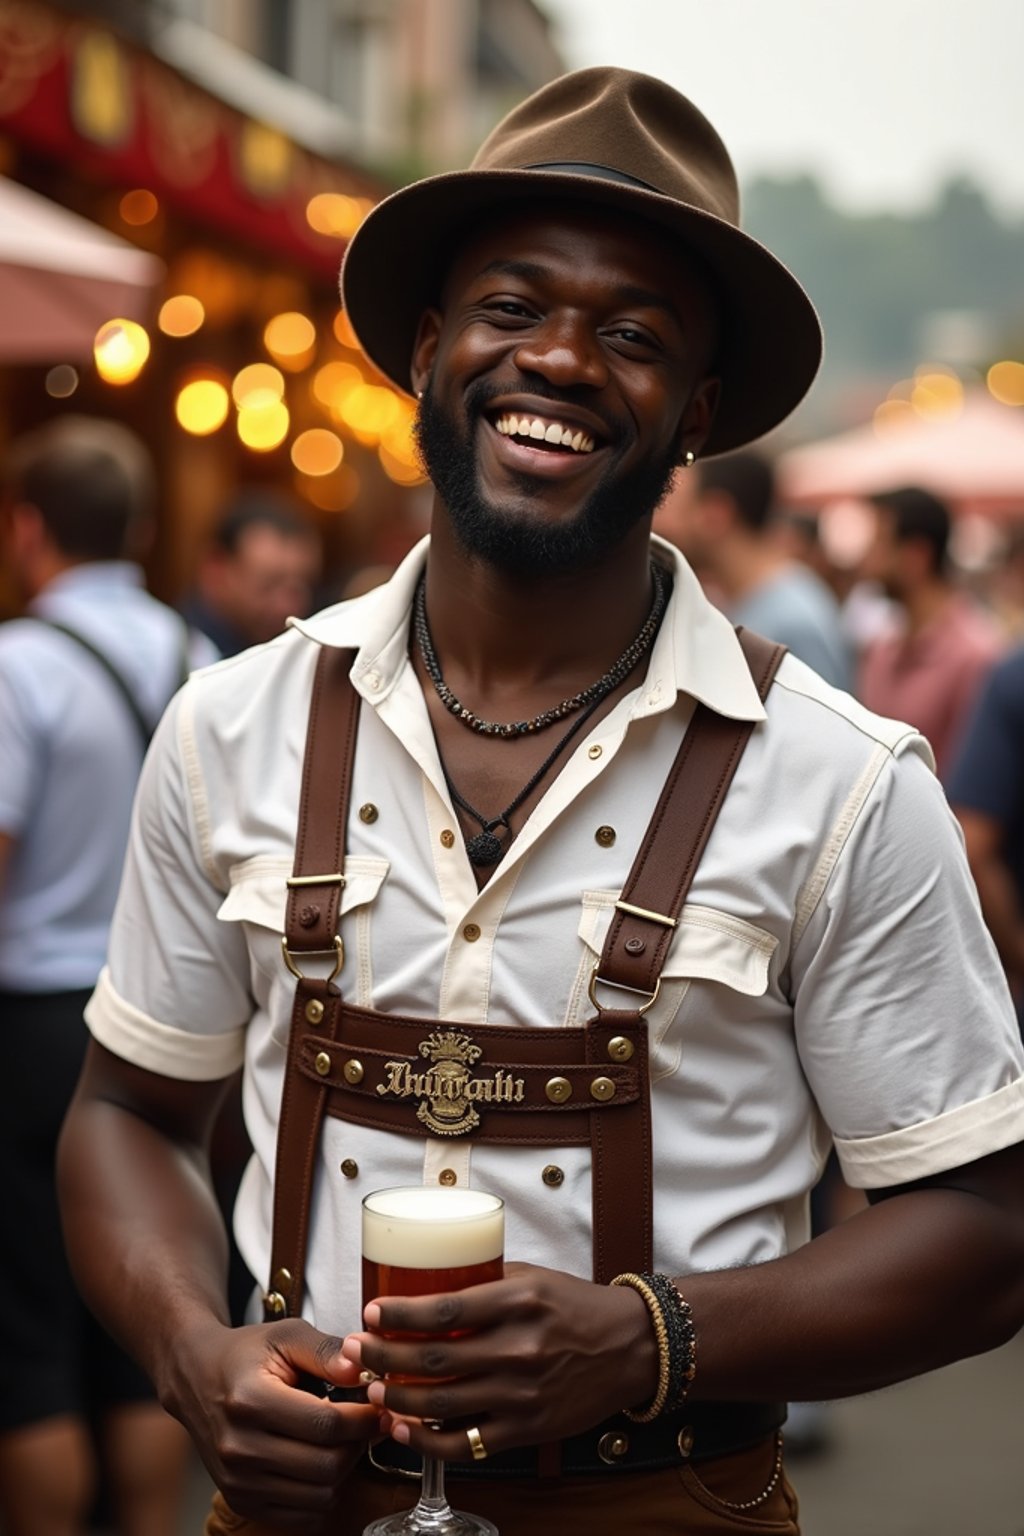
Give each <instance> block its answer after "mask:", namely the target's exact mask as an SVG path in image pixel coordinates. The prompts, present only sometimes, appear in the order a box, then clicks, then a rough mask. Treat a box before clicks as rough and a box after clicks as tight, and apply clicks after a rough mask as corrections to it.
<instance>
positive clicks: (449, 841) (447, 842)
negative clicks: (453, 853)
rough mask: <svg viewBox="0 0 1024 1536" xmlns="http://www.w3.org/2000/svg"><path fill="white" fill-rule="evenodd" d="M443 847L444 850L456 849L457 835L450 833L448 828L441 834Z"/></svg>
mask: <svg viewBox="0 0 1024 1536" xmlns="http://www.w3.org/2000/svg"><path fill="white" fill-rule="evenodd" d="M441 847H442V848H454V847H455V833H454V832H449V831H448V829H447V828H445V830H444V831H443V832H442V833H441Z"/></svg>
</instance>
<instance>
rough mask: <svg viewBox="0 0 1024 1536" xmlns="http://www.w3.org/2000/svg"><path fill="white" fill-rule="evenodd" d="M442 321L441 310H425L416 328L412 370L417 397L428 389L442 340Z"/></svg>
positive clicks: (414, 392)
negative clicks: (439, 343) (428, 382)
mask: <svg viewBox="0 0 1024 1536" xmlns="http://www.w3.org/2000/svg"><path fill="white" fill-rule="evenodd" d="M441 319H442V316H441V311H440V310H439V309H425V310H424V311H423V314H422V315H421V316H420V323H419V325H418V326H417V327H416V341H415V343H414V345H413V349H412V369H411V377H412V388H413V394H415V395H416V396H419V395H420V394H421V393H422V391H423V390H424V389H425V388H426V385H427V380H428V379H429V378H430V370H431V369H432V368H433V366H434V358H435V357H436V356H437V347H438V342H439V341H440V338H441Z"/></svg>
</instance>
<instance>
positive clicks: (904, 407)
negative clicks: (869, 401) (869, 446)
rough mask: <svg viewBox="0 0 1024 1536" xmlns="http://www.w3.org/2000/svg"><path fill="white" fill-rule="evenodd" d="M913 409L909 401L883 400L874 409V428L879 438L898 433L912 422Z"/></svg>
mask: <svg viewBox="0 0 1024 1536" xmlns="http://www.w3.org/2000/svg"><path fill="white" fill-rule="evenodd" d="M914 415H915V412H914V407H913V406H912V405H911V403H910V401H909V400H883V401H882V403H881V405H879V406H876V407H875V415H874V427H875V431H876V432H877V433H878V434H879V436H884V435H885V434H886V433H890V432H900V431H902V430H903V428H904V427H906V426H907V424H908V423H909V422H911V421H913V420H914Z"/></svg>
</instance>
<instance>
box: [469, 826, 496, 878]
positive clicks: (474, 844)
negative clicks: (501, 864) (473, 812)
mask: <svg viewBox="0 0 1024 1536" xmlns="http://www.w3.org/2000/svg"><path fill="white" fill-rule="evenodd" d="M466 852H467V853H468V854H469V862H470V863H471V864H475V865H476V867H477V869H486V868H487V867H488V865H490V864H497V862H498V860H499V859H500V858H501V856H502V854H503V853H504V852H505V846H504V844H503V843H501V842H500V841H499V840H498V838H496V837H495V835H494V833H493V832H488V831H484V832H478V833H477V835H476V837H471V838H470V839H469V842H468V843H467V844H466Z"/></svg>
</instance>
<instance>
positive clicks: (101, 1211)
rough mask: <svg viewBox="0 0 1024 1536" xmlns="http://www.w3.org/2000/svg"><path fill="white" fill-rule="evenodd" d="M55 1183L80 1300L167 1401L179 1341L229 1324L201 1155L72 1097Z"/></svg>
mask: <svg viewBox="0 0 1024 1536" xmlns="http://www.w3.org/2000/svg"><path fill="white" fill-rule="evenodd" d="M58 1177H59V1187H60V1194H61V1204H62V1212H63V1220H64V1229H65V1235H66V1242H67V1248H68V1254H69V1257H70V1260H71V1264H72V1267H73V1269H74V1273H75V1278H76V1280H77V1282H78V1284H79V1287H80V1288H81V1291H82V1294H83V1295H84V1297H85V1299H86V1301H87V1302H88V1303H89V1305H90V1307H91V1308H92V1309H93V1310H94V1311H95V1312H96V1314H97V1316H98V1317H99V1318H100V1319H101V1321H102V1322H103V1323H104V1325H105V1326H106V1327H107V1328H108V1329H109V1331H110V1332H111V1333H112V1334H114V1336H115V1337H116V1338H118V1339H119V1340H120V1341H121V1342H122V1343H123V1344H124V1346H125V1347H126V1348H127V1349H128V1350H129V1351H130V1352H131V1353H132V1354H133V1355H134V1356H135V1357H136V1359H138V1360H139V1361H140V1363H141V1364H142V1366H143V1367H144V1369H145V1370H146V1371H147V1372H148V1373H149V1375H150V1376H151V1377H152V1379H153V1381H154V1382H155V1384H156V1386H157V1389H158V1391H159V1393H160V1395H161V1397H162V1398H166V1396H167V1394H168V1393H169V1392H170V1391H172V1390H173V1374H174V1373H173V1366H172V1361H173V1360H174V1358H175V1354H176V1349H177V1347H178V1346H180V1343H181V1341H182V1339H183V1337H184V1336H185V1335H186V1334H187V1333H188V1332H191V1331H192V1330H194V1329H196V1328H198V1327H201V1326H203V1325H204V1324H211V1325H215V1324H217V1323H222V1324H224V1325H225V1326H228V1325H229V1315H228V1308H227V1301H226V1274H227V1263H228V1246H227V1236H226V1233H225V1230H224V1223H223V1220H222V1217H221V1214H220V1211H219V1209H218V1207H217V1203H216V1200H215V1198H214V1195H213V1191H212V1187H211V1185H210V1180H209V1175H208V1169H207V1167H206V1161H205V1156H204V1154H203V1152H202V1151H201V1149H200V1148H199V1147H198V1146H195V1145H192V1146H189V1145H188V1144H186V1143H179V1142H175V1141H174V1140H173V1139H171V1138H169V1137H168V1136H166V1135H165V1134H164V1133H163V1132H162V1131H160V1130H157V1129H155V1128H154V1127H153V1126H151V1125H149V1124H147V1123H146V1122H144V1121H143V1120H142V1119H140V1118H139V1117H138V1116H137V1115H136V1114H134V1113H133V1112H132V1111H130V1110H128V1109H126V1108H124V1107H122V1106H121V1105H119V1104H116V1103H111V1102H109V1101H105V1100H102V1099H96V1098H91V1099H89V1098H87V1099H83V1098H81V1097H79V1099H78V1100H76V1102H75V1104H74V1105H73V1107H72V1110H71V1113H70V1114H69V1116H68V1119H67V1122H66V1124H65V1129H64V1133H63V1136H62V1139H61V1147H60V1156H59V1168H58Z"/></svg>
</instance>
